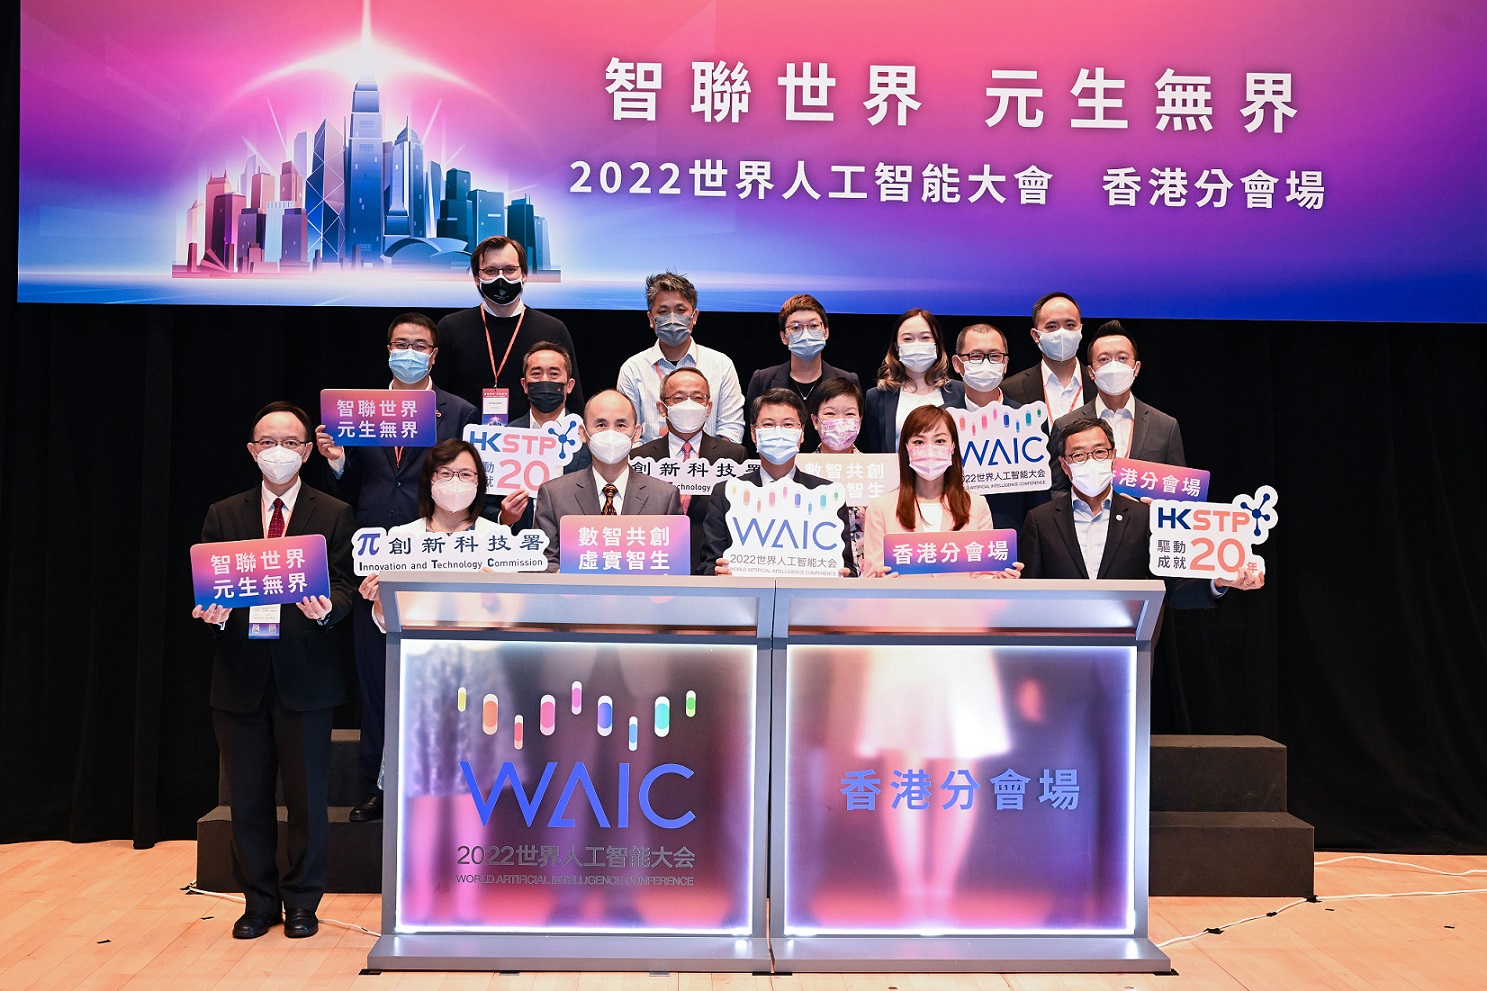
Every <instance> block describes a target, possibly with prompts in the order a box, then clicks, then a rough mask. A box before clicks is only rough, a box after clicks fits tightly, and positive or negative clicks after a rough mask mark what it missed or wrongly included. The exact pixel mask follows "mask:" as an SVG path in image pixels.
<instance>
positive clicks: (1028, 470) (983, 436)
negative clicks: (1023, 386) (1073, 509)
mask: <svg viewBox="0 0 1487 991" xmlns="http://www.w3.org/2000/svg"><path fill="white" fill-rule="evenodd" d="M946 412H948V413H949V414H950V415H951V416H953V417H955V429H956V430H957V431H958V432H959V434H960V469H961V472H962V474H963V475H964V477H965V484H966V489H967V490H968V491H971V492H979V493H982V494H986V493H990V492H1037V491H1041V490H1043V489H1047V488H1049V487H1051V486H1052V485H1053V471H1052V468H1051V466H1050V464H1049V460H1048V432H1047V431H1048V407H1047V406H1046V405H1045V404H1043V403H1029V404H1028V405H1026V406H1019V407H1017V408H1015V409H1013V408H1012V407H1008V406H1002V405H1001V404H1000V403H992V404H991V405H990V406H983V407H982V408H981V409H978V410H976V411H975V412H974V413H972V412H968V411H966V410H963V409H951V410H947V411H946Z"/></svg>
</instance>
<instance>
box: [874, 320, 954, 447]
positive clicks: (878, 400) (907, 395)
mask: <svg viewBox="0 0 1487 991" xmlns="http://www.w3.org/2000/svg"><path fill="white" fill-rule="evenodd" d="M964 402H965V386H964V385H963V384H961V383H960V382H955V381H952V380H951V378H950V356H949V355H947V354H946V353H945V345H944V340H943V338H942V337H941V335H940V322H939V320H937V319H935V315H934V314H933V313H931V312H929V311H928V310H909V311H908V312H907V313H905V314H904V315H903V316H901V317H899V318H898V324H897V325H896V326H895V327H894V330H893V343H892V344H891V345H889V347H888V353H887V354H885V355H884V356H883V364H882V367H880V368H879V369H878V384H877V386H876V387H874V388H872V389H869V390H868V392H867V416H866V417H865V420H864V423H863V431H862V436H861V437H860V438H859V439H858V442H857V443H858V446H859V447H861V448H862V449H863V450H864V451H867V452H869V453H871V454H886V453H891V452H892V451H895V450H897V449H898V438H899V433H900V432H901V431H902V430H903V426H904V422H905V420H906V419H907V417H908V415H909V414H910V413H912V412H913V411H914V410H916V409H919V408H920V407H924V406H957V407H958V406H961V405H963V404H964Z"/></svg>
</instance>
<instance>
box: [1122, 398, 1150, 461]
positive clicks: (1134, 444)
mask: <svg viewBox="0 0 1487 991" xmlns="http://www.w3.org/2000/svg"><path fill="white" fill-rule="evenodd" d="M1146 427H1147V423H1146V404H1145V403H1143V402H1141V400H1139V399H1137V398H1136V397H1135V396H1132V397H1131V450H1130V451H1129V452H1128V454H1127V457H1132V458H1136V459H1138V460H1142V461H1144V460H1146V459H1145V455H1144V453H1143V452H1144V451H1145V445H1146Z"/></svg>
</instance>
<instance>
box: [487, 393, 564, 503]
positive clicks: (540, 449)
mask: <svg viewBox="0 0 1487 991" xmlns="http://www.w3.org/2000/svg"><path fill="white" fill-rule="evenodd" d="M582 423H583V420H582V419H581V418H580V417H579V416H578V415H577V414H575V413H564V414H563V415H562V416H560V417H558V418H557V419H556V420H554V421H553V422H552V423H545V424H543V425H542V426H540V427H504V426H496V425H491V426H482V425H480V424H476V423H472V424H470V425H469V426H467V427H465V440H467V441H469V442H470V443H471V444H472V445H474V447H475V450H476V451H478V452H480V460H481V461H482V462H484V463H485V491H486V494H487V495H510V494H511V493H513V492H527V493H534V492H536V491H537V488H538V486H540V485H542V483H544V482H546V481H548V480H549V479H552V478H557V477H558V476H559V475H561V474H562V473H563V467H564V466H565V465H567V464H568V463H569V462H570V461H572V460H573V455H574V453H575V452H577V450H578V449H579V448H580V447H582V446H583V440H582V439H581V438H580V437H579V435H578V428H579V426H580V425H581V424H582Z"/></svg>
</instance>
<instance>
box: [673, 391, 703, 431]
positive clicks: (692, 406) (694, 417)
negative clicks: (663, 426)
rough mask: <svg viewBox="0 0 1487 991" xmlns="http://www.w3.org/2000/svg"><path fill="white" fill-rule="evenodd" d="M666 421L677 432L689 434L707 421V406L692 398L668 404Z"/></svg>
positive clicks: (700, 427) (699, 428)
mask: <svg viewBox="0 0 1487 991" xmlns="http://www.w3.org/2000/svg"><path fill="white" fill-rule="evenodd" d="M666 422H668V423H670V424H671V429H672V430H675V431H676V432H677V433H679V434H686V435H688V436H690V435H692V434H694V433H696V432H697V431H699V430H701V429H702V425H703V424H704V423H706V422H707V407H706V406H704V405H702V404H701V403H699V402H697V401H696V400H692V399H688V400H685V401H683V402H680V403H677V404H676V405H675V406H668V407H666Z"/></svg>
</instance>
